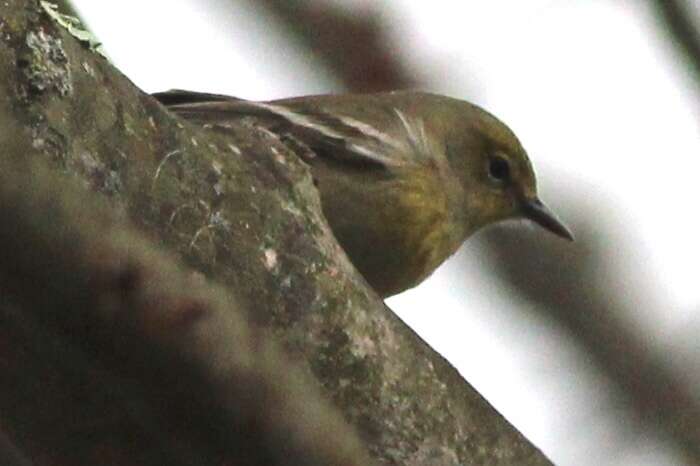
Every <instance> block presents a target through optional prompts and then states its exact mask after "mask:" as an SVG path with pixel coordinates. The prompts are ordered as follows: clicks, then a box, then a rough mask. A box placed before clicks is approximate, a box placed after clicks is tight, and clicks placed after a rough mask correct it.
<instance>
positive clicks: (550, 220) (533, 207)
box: [522, 198, 574, 241]
mask: <svg viewBox="0 0 700 466" xmlns="http://www.w3.org/2000/svg"><path fill="white" fill-rule="evenodd" d="M522 212H523V216H524V217H525V218H527V219H529V220H532V221H533V222H535V223H536V224H538V225H539V226H541V227H542V228H544V229H545V230H549V231H551V232H552V233H554V234H555V235H557V236H559V237H561V238H564V239H568V240H569V241H573V240H574V235H573V234H572V233H571V231H570V230H569V229H568V228H567V227H566V226H565V225H564V224H563V223H562V222H561V220H559V219H558V218H557V217H556V215H554V213H552V211H551V210H549V209H548V208H547V206H546V205H544V204H543V203H542V201H540V200H539V199H537V198H534V199H526V200H524V201H523V204H522Z"/></svg>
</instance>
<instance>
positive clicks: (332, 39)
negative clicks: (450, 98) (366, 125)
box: [253, 0, 418, 92]
mask: <svg viewBox="0 0 700 466" xmlns="http://www.w3.org/2000/svg"><path fill="white" fill-rule="evenodd" d="M253 4H254V5H255V6H256V7H260V6H262V7H264V8H265V9H267V10H268V11H269V12H271V13H273V14H274V15H275V16H276V17H277V18H278V19H279V20H280V21H281V22H282V23H283V24H284V26H285V27H286V28H287V29H288V30H291V31H292V32H293V33H294V35H295V36H296V37H297V38H298V39H299V40H300V42H301V43H302V44H304V45H305V46H306V47H307V48H308V50H309V52H310V53H312V54H313V55H314V57H315V58H319V59H320V60H321V61H322V62H323V63H325V65H326V66H327V67H328V68H329V69H330V70H331V71H332V72H333V73H334V75H335V76H337V77H338V78H340V79H341V80H342V82H343V83H344V84H345V87H346V88H347V89H348V90H349V91H351V92H376V91H386V90H393V89H405V88H412V87H416V85H417V84H418V83H417V82H416V81H415V77H414V75H413V74H412V73H411V72H410V70H408V69H407V68H406V66H404V64H403V63H402V62H401V60H400V58H399V56H398V51H397V49H396V48H394V47H392V43H391V40H390V39H389V37H388V36H387V34H386V33H385V29H386V28H385V27H384V25H383V24H382V21H381V20H380V19H378V18H377V15H375V14H363V13H358V12H350V11H349V10H347V9H343V8H339V7H337V6H334V5H332V4H328V3H325V2H318V1H308V0H302V1H289V0H256V1H255V2H253Z"/></svg>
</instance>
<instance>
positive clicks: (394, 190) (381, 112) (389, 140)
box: [152, 90, 574, 298]
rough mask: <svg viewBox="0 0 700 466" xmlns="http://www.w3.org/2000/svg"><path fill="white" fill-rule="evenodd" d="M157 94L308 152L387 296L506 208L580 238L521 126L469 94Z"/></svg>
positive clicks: (328, 205)
mask: <svg viewBox="0 0 700 466" xmlns="http://www.w3.org/2000/svg"><path fill="white" fill-rule="evenodd" d="M152 95H153V97H155V98H156V99H157V100H158V101H159V102H160V103H161V104H163V105H165V106H166V107H167V109H168V110H170V111H171V112H173V113H174V114H175V115H177V116H179V117H182V118H184V119H185V120H189V121H190V122H192V123H194V124H198V125H203V126H212V125H214V126H222V127H225V126H226V125H230V124H231V123H234V122H236V121H241V120H242V119H247V120H248V121H253V122H254V123H255V125H258V126H260V127H264V128H266V129H267V130H269V131H272V132H273V133H275V134H277V135H279V137H280V140H282V141H286V143H287V144H288V145H290V147H291V148H292V149H295V150H296V151H297V152H305V153H310V154H312V155H311V156H308V155H307V156H306V157H304V161H305V162H306V163H308V164H309V166H310V170H311V173H312V175H313V178H314V181H315V184H316V186H317V188H318V190H319V193H320V198H321V205H322V210H323V214H324V216H325V217H326V219H327V221H328V223H329V225H330V227H331V230H332V232H333V234H334V235H335V237H336V239H337V241H338V242H339V244H340V245H341V247H342V248H343V249H344V251H345V252H346V254H347V255H348V257H349V259H350V261H351V262H352V263H353V265H354V266H355V267H356V268H357V270H358V271H359V272H360V273H361V274H362V276H363V277H364V278H365V279H366V280H367V282H368V283H369V285H370V286H371V287H372V288H373V289H374V290H375V291H376V292H377V293H378V294H379V295H380V296H381V297H382V298H387V297H390V296H393V295H395V294H398V293H401V292H403V291H405V290H407V289H410V288H412V287H414V286H416V285H418V284H419V283H421V282H422V281H423V280H425V279H426V278H427V277H428V276H430V275H431V274H432V273H433V271H434V270H435V269H437V268H438V266H440V264H442V263H443V262H444V261H445V260H446V259H447V258H449V257H450V256H451V255H452V254H454V253H455V252H456V251H457V250H458V249H459V247H460V246H461V245H462V244H463V243H464V241H465V240H466V239H467V238H469V237H470V236H471V235H472V234H474V233H475V232H476V231H478V230H480V229H481V228H483V227H485V226H487V225H491V224H494V223H497V222H500V221H503V220H507V219H527V220H530V221H532V222H534V223H535V224H537V225H539V226H541V227H543V228H544V229H546V230H548V231H550V232H551V233H554V234H555V235H557V236H559V237H561V238H564V239H567V240H571V241H573V239H574V237H573V234H572V233H571V231H570V230H569V229H568V228H567V227H566V226H565V225H564V224H563V223H562V222H561V221H560V220H559V219H558V218H557V217H556V216H555V215H554V213H552V211H551V210H550V209H549V208H547V207H546V206H545V204H544V203H543V202H542V201H541V200H540V198H539V196H538V193H537V180H536V176H535V172H534V169H533V166H532V163H531V162H530V159H529V157H528V154H527V152H526V151H525V149H524V148H523V146H522V144H521V143H520V141H519V140H518V138H517V137H516V135H515V134H514V133H513V131H512V130H511V129H510V128H508V126H506V124H504V123H503V122H501V121H500V120H499V119H498V118H496V117H495V116H493V115H492V114H491V113H489V112H488V111H486V110H484V109H483V108H481V107H479V106H477V105H475V104H472V103H470V102H468V101H465V100H461V99H457V98H453V97H447V96H443V95H439V94H433V93H427V92H420V91H392V92H381V93H373V94H327V95H313V96H302V97H293V98H287V99H280V100H272V101H251V100H244V99H240V98H236V97H230V96H225V95H220V94H210V93H199V92H191V91H185V90H170V91H165V92H159V93H155V94H152ZM300 148H301V149H303V150H300Z"/></svg>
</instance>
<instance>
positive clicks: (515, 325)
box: [74, 0, 700, 466]
mask: <svg viewBox="0 0 700 466" xmlns="http://www.w3.org/2000/svg"><path fill="white" fill-rule="evenodd" d="M335 1H336V3H340V2H338V0H335ZM345 3H346V4H347V3H352V4H353V5H354V4H361V6H362V7H365V8H370V7H371V8H375V9H378V11H380V12H381V14H382V15H383V16H384V18H385V19H386V20H387V22H389V24H390V25H391V27H392V29H391V30H390V33H391V35H392V37H394V38H400V40H397V41H396V44H400V48H397V50H398V52H399V53H401V54H402V55H403V56H404V58H405V60H407V61H408V62H409V63H412V64H413V65H414V66H413V69H415V70H419V75H420V77H421V78H422V79H423V81H424V82H427V83H428V86H429V88H430V89H429V90H432V91H437V92H442V93H445V94H450V95H453V96H456V97H462V98H468V99H475V100H476V103H478V104H480V105H482V106H484V107H486V108H487V109H489V110H490V111H492V112H493V113H495V114H496V115H498V116H499V117H500V118H502V119H503V120H504V121H506V122H508V124H509V125H510V126H511V127H512V128H513V129H514V130H515V132H516V133H517V134H518V135H519V137H520V138H521V140H522V141H523V144H524V145H525V147H526V148H527V149H528V151H529V152H530V155H531V157H532V159H533V162H534V164H535V167H536V168H537V169H538V173H539V175H540V186H541V190H542V197H543V198H544V199H545V201H546V202H547V203H548V204H549V205H550V206H551V207H553V208H554V210H555V211H556V210H557V209H556V208H557V207H558V206H559V207H561V204H562V202H565V201H564V199H563V198H560V197H558V196H557V190H558V189H563V187H565V188H566V190H568V191H571V192H573V193H574V194H575V195H576V197H580V198H581V199H585V200H586V203H587V204H588V205H590V206H592V207H593V208H595V209H599V212H600V216H601V219H602V220H605V221H607V222H612V224H613V225H617V226H618V227H619V230H618V231H617V233H616V234H614V235H612V236H611V237H609V238H604V240H605V242H606V245H607V247H608V249H609V250H610V251H617V253H613V254H611V258H610V260H611V263H612V264H614V265H613V267H614V268H615V270H619V271H620V277H622V276H625V275H628V274H629V273H632V274H637V273H638V272H639V271H642V272H643V274H644V275H646V276H648V277H651V283H654V284H657V285H658V289H657V290H656V291H655V294H654V293H652V294H653V298H652V299H655V300H658V301H660V302H662V303H663V305H662V306H659V307H660V308H661V309H663V310H664V314H663V315H644V316H640V321H641V324H642V325H645V326H646V328H647V331H648V332H649V335H650V338H651V339H652V340H653V341H654V343H655V344H657V345H658V346H659V347H660V348H669V347H671V345H672V344H673V343H674V342H675V343H677V339H678V338H676V337H677V336H679V335H683V338H684V340H685V341H687V343H688V347H687V348H686V350H687V351H688V353H689V354H692V353H693V352H695V351H697V352H698V353H696V354H700V347H698V345H699V344H698V340H697V339H696V338H693V337H692V336H691V337H689V336H688V335H687V334H684V330H685V329H687V328H689V327H690V328H692V327H694V328H696V329H700V319H699V317H698V316H699V314H698V312H700V286H698V283H697V280H698V270H697V269H698V264H700V241H699V240H698V238H700V215H698V210H699V209H698V207H697V204H698V199H700V182H698V174H699V173H700V124H699V123H700V98H699V97H700V95H698V93H697V89H695V88H694V87H693V81H692V79H691V76H690V75H687V74H684V72H683V70H682V69H681V68H680V67H679V65H678V61H677V55H676V51H675V49H672V48H670V46H669V45H668V42H667V41H665V37H664V36H662V35H660V34H659V33H658V31H657V29H656V27H657V23H656V19H655V17H654V16H653V13H652V12H651V11H650V10H649V9H648V8H647V7H646V3H645V2H642V1H641V0H638V1H635V0H627V1H624V0H568V1H566V2H562V1H546V0H528V1H522V0H478V1H470V2H464V1H457V0H452V1H449V0H431V1H429V2H426V1H415V0H391V1H389V0H387V1H383V2H376V1H375V2H370V1H363V2H361V1H359V0H355V1H354V2H345ZM74 4H75V5H76V6H77V7H78V9H79V10H80V11H81V13H82V14H83V15H84V17H85V18H86V20H87V22H88V23H89V26H90V27H91V29H92V30H93V31H94V32H95V33H96V35H97V36H98V37H99V38H100V40H101V41H102V42H103V43H104V46H105V49H106V51H107V53H108V54H109V55H110V57H111V58H112V60H113V62H114V63H115V65H116V66H117V67H118V68H120V69H121V70H122V71H123V72H124V73H125V74H126V75H127V76H129V77H130V78H131V79H132V80H133V81H134V82H135V83H136V85H138V86H140V87H141V88H143V89H144V90H146V91H157V90H164V89H168V88H186V89H193V90H202V91H215V92H222V93H226V94H231V95H237V96H240V97H245V98H251V99H271V98H276V97H285V96H291V95H299V94H310V93H322V92H333V91H338V90H339V89H340V88H339V85H338V83H337V82H335V81H333V80H332V78H330V77H329V76H327V75H324V73H323V72H321V71H319V70H320V68H319V67H318V66H316V65H317V63H315V61H314V59H313V57H309V54H308V53H306V54H304V53H303V49H302V48H300V47H298V46H297V45H295V43H294V42H293V41H291V40H290V38H289V37H285V36H282V35H280V33H279V31H277V25H276V24H274V23H272V22H270V21H269V19H267V20H266V19H265V18H264V17H261V16H260V13H259V12H258V11H255V10H253V9H252V8H251V7H250V6H249V5H250V3H248V2H246V1H241V2H239V5H238V6H235V3H234V2H232V1H231V0H216V1H211V2H202V1H195V0H149V1H142V0H121V1H119V2H107V1H96V0H74ZM212 5H216V7H217V8H218V9H214V8H212ZM397 47H399V45H397ZM222 57H225V59H222ZM627 229H629V230H630V231H632V232H634V233H633V234H630V233H627V232H626V231H627ZM543 234H544V233H543ZM572 247H576V246H572ZM462 253H463V254H468V255H469V257H468V259H464V258H463V260H462V261H461V262H462V263H461V264H458V263H455V262H451V263H448V264H446V265H445V266H444V267H443V268H442V269H441V270H439V271H438V272H437V273H436V274H435V275H434V276H433V277H432V278H431V279H429V280H428V281H427V282H426V283H424V284H423V285H421V286H420V287H419V288H417V289H416V290H412V291H409V292H407V293H404V294H403V295H401V296H398V297H396V298H393V299H391V300H390V305H391V306H392V308H393V309H395V310H396V311H397V312H398V313H399V314H400V315H401V316H402V318H404V319H405V320H406V321H407V322H409V323H410V324H411V325H412V326H413V327H414V328H415V329H416V330H417V331H418V332H419V333H420V334H421V335H422V336H423V337H424V338H425V339H426V340H427V341H428V342H429V343H430V344H431V345H432V346H433V347H435V348H436V349H437V350H438V351H439V352H440V353H441V354H443V355H444V356H445V357H447V358H448V359H449V360H450V361H451V362H452V363H453V364H454V365H455V366H456V367H457V368H458V369H459V370H460V372H461V373H462V374H463V375H464V376H465V378H466V379H467V380H469V381H470V382H471V383H472V384H473V385H474V386H475V387H476V388H477V389H478V390H479V391H480V392H481V393H482V394H483V395H484V396H486V398H487V399H489V401H491V402H492V403H493V404H494V405H495V406H496V408H497V409H498V410H499V411H500V412H501V413H503V414H504V415H505V416H506V417H507V418H508V419H509V420H510V421H511V422H513V423H514V424H515V425H516V426H517V427H518V428H519V429H520V430H521V431H522V432H523V433H524V434H525V435H526V436H527V437H528V438H529V439H531V440H532V441H533V442H534V443H535V444H536V445H538V446H539V447H540V448H542V450H543V451H544V452H545V453H546V454H547V455H548V456H549V457H550V458H551V459H552V460H554V461H555V462H556V463H557V464H561V465H576V466H578V465H580V466H586V465H590V464H597V465H600V466H603V465H616V466H617V465H629V466H632V465H634V466H643V465H650V466H651V465H654V466H659V465H661V466H663V465H681V464H683V463H681V462H680V460H678V459H677V458H674V457H673V456H671V454H670V453H669V450H668V449H667V448H666V447H665V446H664V443H663V441H662V440H661V439H656V438H653V437H652V436H651V435H650V434H649V433H647V432H639V431H635V430H634V425H633V423H632V422H631V420H630V417H629V413H626V412H624V411H621V410H620V409H619V408H618V404H616V399H615V396H616V395H614V394H611V393H610V392H609V387H608V384H607V383H606V381H605V380H604V378H603V377H602V376H601V375H600V374H596V373H595V372H594V371H592V370H591V368H590V367H588V365H587V364H586V362H585V361H586V356H585V355H584V354H582V353H581V352H579V350H578V349H577V348H576V347H574V346H573V345H572V342H571V341H569V340H568V339H567V337H566V336H565V335H563V334H561V333H560V332H559V331H558V330H557V329H556V328H552V327H551V324H550V323H548V322H545V321H542V320H539V319H538V318H536V317H533V315H534V314H528V313H525V312H514V311H513V309H512V307H513V303H512V300H511V298H510V297H509V296H504V293H503V292H499V290H498V289H495V286H494V284H493V283H489V282H488V281H487V280H486V279H485V277H484V275H483V273H479V271H480V270H481V268H480V265H479V260H480V259H479V254H478V252H476V251H469V250H468V246H467V248H466V251H464V250H463V252H462ZM472 256H473V257H474V259H473V260H471V263H472V264H473V265H472V266H471V267H470V268H469V269H468V270H466V271H465V269H464V265H463V264H464V263H465V262H466V263H470V260H469V259H471V257H472ZM630 270H631V271H632V272H630ZM617 285H618V286H619V287H620V289H622V290H624V289H625V287H626V286H628V284H626V283H625V281H624V280H623V279H622V278H620V280H619V284H617ZM454 290H460V291H463V293H459V294H457V293H454V292H453V291H454ZM465 295H466V296H469V297H470V299H469V302H468V303H465V302H464V296H465ZM472 297H473V299H472ZM638 299H639V300H640V301H641V300H643V299H647V295H645V296H642V297H639V298H638ZM520 306H521V307H522V306H526V305H524V304H520ZM477 356H478V357H477ZM698 371H700V367H699V368H697V370H696V371H695V372H698Z"/></svg>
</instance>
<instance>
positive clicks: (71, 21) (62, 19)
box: [40, 1, 107, 58]
mask: <svg viewBox="0 0 700 466" xmlns="http://www.w3.org/2000/svg"><path fill="white" fill-rule="evenodd" d="M40 4H41V7H42V8H43V9H44V11H45V12H46V14H47V15H49V16H50V17H51V18H52V19H53V20H54V21H56V22H57V23H58V24H59V25H60V26H62V27H63V28H65V29H66V30H67V31H68V33H69V34H70V35H72V36H73V37H75V38H76V39H78V40H79V41H80V42H82V43H83V44H85V45H87V47H88V48H89V49H90V50H92V51H93V52H96V53H99V54H100V55H102V56H103V57H105V58H107V55H106V54H105V52H104V49H103V48H102V44H101V43H100V42H99V41H98V40H97V38H96V37H95V36H94V35H93V34H92V33H91V32H90V31H88V30H87V29H86V28H85V26H83V24H82V23H81V22H80V19H78V18H76V17H75V16H70V15H66V14H63V13H60V12H59V11H58V5H56V4H54V3H51V2H46V1H41V2H40Z"/></svg>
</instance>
